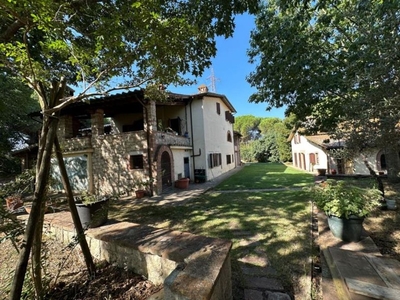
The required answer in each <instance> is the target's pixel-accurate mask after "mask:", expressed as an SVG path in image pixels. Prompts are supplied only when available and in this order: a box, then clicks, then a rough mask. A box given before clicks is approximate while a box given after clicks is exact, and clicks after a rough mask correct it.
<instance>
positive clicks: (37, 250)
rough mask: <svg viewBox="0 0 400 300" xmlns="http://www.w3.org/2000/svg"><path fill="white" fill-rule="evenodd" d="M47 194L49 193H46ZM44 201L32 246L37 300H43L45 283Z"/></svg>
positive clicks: (33, 276) (44, 201)
mask: <svg viewBox="0 0 400 300" xmlns="http://www.w3.org/2000/svg"><path fill="white" fill-rule="evenodd" d="M46 194H47V191H46ZM46 198H47V197H46V196H45V198H44V199H43V200H42V204H41V208H40V217H39V221H38V223H37V224H36V230H35V237H34V239H33V245H32V279H33V284H34V287H35V294H36V299H38V300H40V299H43V283H42V235H43V222H44V213H45V209H46V200H47V199H46Z"/></svg>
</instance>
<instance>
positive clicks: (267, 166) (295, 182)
mask: <svg viewBox="0 0 400 300" xmlns="http://www.w3.org/2000/svg"><path fill="white" fill-rule="evenodd" d="M312 182H313V175H311V174H308V173H305V172H303V171H300V170H297V169H295V168H292V167H290V166H286V165H284V164H281V163H257V164H250V165H249V166H246V167H245V168H243V170H241V171H240V172H239V173H237V174H235V175H233V176H231V177H230V178H229V179H227V180H225V181H224V182H222V183H221V184H219V185H218V186H217V187H216V188H215V189H216V190H243V189H267V188H287V187H304V186H306V185H309V184H310V183H312Z"/></svg>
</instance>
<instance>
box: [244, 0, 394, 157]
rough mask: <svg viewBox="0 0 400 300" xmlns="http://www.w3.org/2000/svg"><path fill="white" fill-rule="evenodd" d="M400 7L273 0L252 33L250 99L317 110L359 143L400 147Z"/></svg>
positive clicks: (314, 114) (306, 112)
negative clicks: (252, 88) (254, 91)
mask: <svg viewBox="0 0 400 300" xmlns="http://www.w3.org/2000/svg"><path fill="white" fill-rule="evenodd" d="M399 11H400V2H399V1H395V0H388V1H377V0H372V1H361V0H360V1H355V0H340V1H339V0H333V1H268V2H267V3H265V4H264V6H263V7H262V9H261V10H260V12H259V13H258V15H257V18H256V29H255V30H254V31H253V32H252V34H251V45H250V49H249V51H248V54H249V57H250V61H251V62H253V63H255V64H256V68H255V70H254V71H253V72H252V73H251V74H250V75H249V76H248V78H247V79H248V81H249V82H250V84H251V85H252V86H253V87H255V88H256V89H257V91H256V93H254V94H253V95H252V96H251V97H250V101H251V102H256V103H259V102H266V103H267V105H268V106H269V107H281V106H287V112H293V113H295V114H296V115H297V116H299V117H300V118H301V119H302V120H306V118H307V117H311V118H312V121H313V122H312V123H311V124H312V125H314V126H313V127H314V129H319V130H328V131H332V132H336V133H337V134H338V136H339V137H341V138H343V139H345V140H346V141H347V145H348V147H353V146H354V147H355V148H357V149H358V150H359V151H362V150H363V149H365V148H366V147H382V148H386V149H387V150H388V151H392V152H393V153H394V152H398V151H397V148H398V147H397V143H398V141H399V138H400V132H399V130H398V127H397V123H398V120H399V119H400V106H399V105H398V103H399V100H400V99H399V87H400V86H399V85H400V81H399V71H400V59H399V54H398V53H399V51H398V50H399V49H400V29H399V26H398V24H399V21H400V14H399ZM338 124H340V126H338ZM390 148H391V150H390ZM397 157H398V155H397ZM393 158H394V160H396V159H395V157H394V156H393ZM397 160H398V158H397ZM393 163H394V165H396V164H397V162H395V161H393Z"/></svg>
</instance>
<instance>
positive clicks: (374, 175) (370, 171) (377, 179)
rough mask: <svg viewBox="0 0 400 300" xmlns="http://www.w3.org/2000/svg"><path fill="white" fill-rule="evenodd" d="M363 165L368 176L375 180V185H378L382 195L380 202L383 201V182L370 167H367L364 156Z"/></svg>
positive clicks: (367, 163)
mask: <svg viewBox="0 0 400 300" xmlns="http://www.w3.org/2000/svg"><path fill="white" fill-rule="evenodd" d="M364 164H365V166H366V167H367V169H368V171H369V174H370V175H371V176H372V177H374V178H375V180H376V182H377V184H378V190H380V191H381V193H382V200H384V198H385V188H384V186H383V182H382V179H381V178H380V177H379V176H378V174H376V172H375V171H374V169H372V167H371V166H370V165H369V162H368V160H367V158H366V157H365V156H364Z"/></svg>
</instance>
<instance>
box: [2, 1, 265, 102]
mask: <svg viewBox="0 0 400 300" xmlns="http://www.w3.org/2000/svg"><path fill="white" fill-rule="evenodd" d="M210 7H213V9H210ZM257 7H258V1H256V0H248V1H239V0H229V1H226V0H218V1H211V0H208V1H201V2H198V1H195V0H190V1H184V2H176V1H164V0H157V1H136V2H134V3H132V1H127V0H123V1H111V0H106V1H92V2H90V5H89V4H87V3H86V2H85V1H80V0H79V1H72V2H71V1H70V2H65V3H63V4H62V5H61V4H60V3H58V2H57V1H56V2H54V1H50V0H38V1H34V2H32V1H28V0H21V1H18V2H16V1H5V2H4V1H3V2H2V3H1V4H0V8H1V10H0V19H1V20H2V25H1V29H2V30H1V34H0V53H1V54H0V65H3V66H5V67H6V68H8V69H9V70H11V71H12V72H14V73H15V74H18V76H20V77H21V78H24V79H25V80H26V82H28V83H29V85H30V86H31V87H32V88H33V89H35V90H36V91H37V92H38V94H40V96H41V97H40V101H41V104H42V107H44V106H45V102H46V99H45V98H46V97H45V96H46V94H45V92H44V91H43V90H42V89H41V87H40V86H39V82H40V83H41V84H42V85H43V86H44V87H45V88H47V90H49V89H50V87H51V80H52V79H53V78H55V79H56V80H59V79H60V78H62V77H65V78H67V80H68V84H78V83H80V84H82V86H84V92H83V94H82V95H81V97H83V95H84V94H86V92H87V91H88V90H89V89H86V87H87V88H90V87H96V88H97V90H98V91H102V92H105V91H106V90H115V89H116V88H129V87H133V86H140V85H142V84H147V83H149V84H156V85H158V84H160V83H162V84H166V85H168V84H178V85H179V84H186V83H188V82H189V81H190V80H188V79H187V77H185V75H192V76H195V77H196V76H200V75H201V74H202V73H203V71H204V69H205V68H207V67H209V66H210V65H211V60H210V59H211V57H213V56H215V54H216V43H215V37H216V36H225V37H229V36H231V35H232V33H233V30H234V15H235V14H236V13H243V12H245V11H251V12H254V11H255V10H256V9H257ZM115 76H118V77H119V80H118V81H119V82H121V85H120V86H119V87H115V83H114V82H113V81H112V79H113V78H114V77H115ZM42 98H43V99H42ZM71 101H72V100H71Z"/></svg>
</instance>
